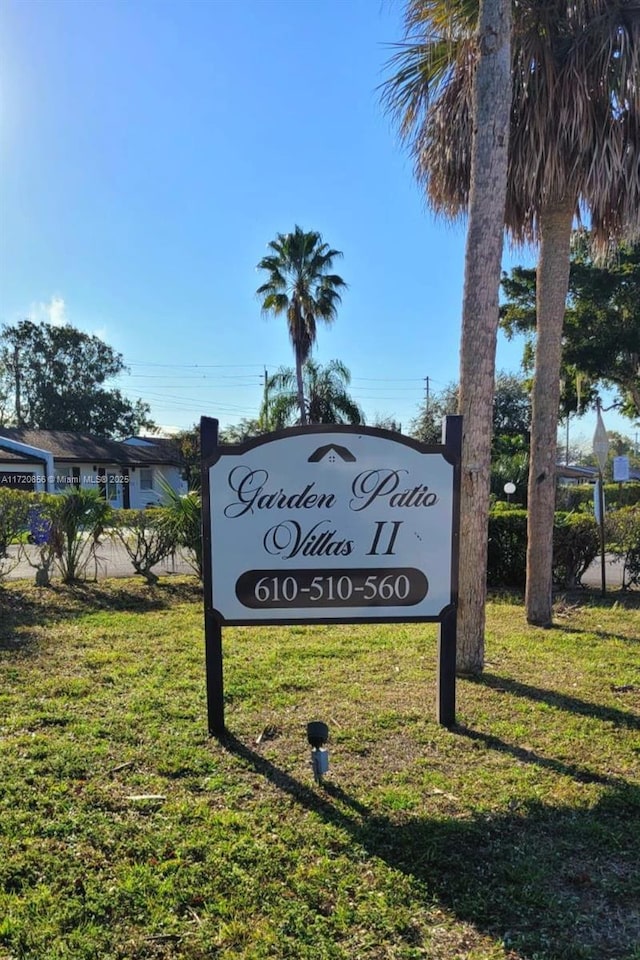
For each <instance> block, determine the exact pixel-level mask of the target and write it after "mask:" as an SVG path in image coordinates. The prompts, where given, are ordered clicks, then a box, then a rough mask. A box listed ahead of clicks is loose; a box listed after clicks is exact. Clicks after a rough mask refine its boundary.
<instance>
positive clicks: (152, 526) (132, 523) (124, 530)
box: [111, 508, 176, 584]
mask: <svg viewBox="0 0 640 960" xmlns="http://www.w3.org/2000/svg"><path fill="white" fill-rule="evenodd" d="M163 514H164V511H163V509H162V508H161V509H155V510H119V511H118V513H117V514H114V517H113V520H112V526H111V533H112V536H113V537H114V539H116V540H118V541H119V542H120V543H121V544H122V545H123V547H124V548H125V550H126V551H127V554H128V555H129V559H130V560H131V563H132V565H133V569H134V570H135V571H136V573H138V574H140V576H141V577H144V578H145V580H146V581H147V583H150V584H151V583H157V582H158V577H157V576H156V574H155V573H153V571H152V568H153V567H155V565H156V564H158V563H160V562H161V561H162V560H164V559H165V558H166V557H168V556H169V555H170V554H171V553H174V552H175V549H176V542H175V539H174V536H173V532H172V531H171V529H169V527H168V524H167V523H166V522H165V518H164V515H163Z"/></svg>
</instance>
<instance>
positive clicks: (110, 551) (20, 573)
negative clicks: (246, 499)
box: [7, 540, 193, 580]
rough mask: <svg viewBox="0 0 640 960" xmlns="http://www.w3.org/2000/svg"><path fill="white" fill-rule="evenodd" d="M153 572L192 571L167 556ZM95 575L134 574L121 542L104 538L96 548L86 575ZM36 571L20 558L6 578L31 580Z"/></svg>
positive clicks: (14, 551)
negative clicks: (94, 558)
mask: <svg viewBox="0 0 640 960" xmlns="http://www.w3.org/2000/svg"><path fill="white" fill-rule="evenodd" d="M25 550H26V552H27V556H30V557H32V558H33V557H35V556H36V555H37V547H31V546H27V547H25ZM18 552H19V548H18V547H9V554H10V555H12V556H14V557H17V556H18ZM153 569H154V573H157V574H160V575H162V574H163V573H193V570H192V568H191V567H190V566H189V564H188V563H187V562H186V560H184V559H183V558H182V557H180V556H178V557H168V558H167V559H166V560H165V561H163V562H162V563H159V564H158V565H157V566H156V567H154V568H153ZM94 574H95V575H97V577H98V578H102V577H133V576H135V575H136V572H135V570H134V569H133V567H132V566H131V561H130V559H129V557H128V555H127V551H126V550H125V549H124V547H123V546H122V544H121V543H117V542H114V541H113V540H105V541H104V542H103V543H101V544H100V547H99V549H98V553H97V557H96V561H95V562H94V561H93V560H91V561H90V563H89V566H88V568H87V575H88V576H89V577H93V576H94ZM35 575H36V572H35V570H34V568H33V567H32V566H30V565H29V562H28V560H25V559H21V560H20V562H19V563H18V564H17V566H16V567H14V568H13V569H12V570H11V572H10V573H9V575H8V577H7V579H9V580H33V579H35Z"/></svg>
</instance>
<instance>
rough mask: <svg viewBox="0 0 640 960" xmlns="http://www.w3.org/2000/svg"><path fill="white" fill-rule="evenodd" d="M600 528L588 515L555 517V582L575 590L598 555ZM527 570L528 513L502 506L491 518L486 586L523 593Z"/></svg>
mask: <svg viewBox="0 0 640 960" xmlns="http://www.w3.org/2000/svg"><path fill="white" fill-rule="evenodd" d="M598 547H599V539H598V527H597V525H596V522H595V520H594V519H593V516H589V515H587V514H584V513H582V514H580V513H579V514H567V513H562V512H559V513H556V516H555V524H554V528H553V579H554V583H555V584H556V585H557V586H558V587H561V588H565V589H566V588H570V587H574V586H576V585H577V584H579V583H580V579H581V577H582V575H583V574H584V572H585V571H586V570H587V568H588V567H589V566H590V565H591V564H592V563H593V561H594V560H595V558H596V557H597V555H598ZM526 570H527V511H526V510H521V509H513V508H512V509H507V508H505V506H504V504H500V505H498V506H497V507H496V509H494V510H492V511H491V515H490V517H489V548H488V564H487V584H488V586H490V587H517V588H519V589H522V590H524V586H525V580H526Z"/></svg>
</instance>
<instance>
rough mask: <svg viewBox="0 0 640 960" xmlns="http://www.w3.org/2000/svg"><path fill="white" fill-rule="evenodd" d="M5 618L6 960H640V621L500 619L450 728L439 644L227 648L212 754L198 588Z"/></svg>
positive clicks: (563, 614) (391, 635)
mask: <svg viewBox="0 0 640 960" xmlns="http://www.w3.org/2000/svg"><path fill="white" fill-rule="evenodd" d="M0 620H1V626H0V764H1V765H0V771H1V779H0V958H2V960H8V958H10V960H17V958H25V960H26V958H29V960H89V958H108V960H110V958H114V960H115V958H117V960H133V958H136V960H155V958H162V960H170V958H178V957H182V958H185V960H205V958H225V960H226V958H232V957H234V958H235V957H245V958H256V960H259V958H266V957H275V958H285V957H286V958H308V960H323V958H336V960H337V958H344V960H360V958H362V960H366V958H376V960H378V958H380V960H383V958H384V960H386V958H398V960H399V958H403V960H410V958H429V960H462V958H465V960H561V958H562V960H639V958H640V665H639V661H640V605H638V603H637V598H636V602H635V604H634V603H633V601H632V600H628V601H626V604H625V605H623V603H622V601H620V602H618V603H615V602H614V601H613V600H608V601H606V602H605V601H603V602H600V601H598V600H595V599H594V600H592V601H590V602H589V600H588V598H585V599H583V600H581V601H580V602H577V601H576V602H575V603H566V602H565V603H564V605H563V606H562V607H561V608H560V609H558V611H557V626H556V627H555V628H554V629H552V630H540V629H535V628H532V627H527V626H526V624H525V622H524V615H523V609H522V605H521V603H520V602H515V601H510V600H504V601H495V602H492V603H491V604H490V606H489V609H488V627H487V666H486V671H485V674H484V675H483V677H482V678H481V679H478V680H460V681H459V683H458V721H459V723H458V726H457V727H456V728H455V729H454V730H452V731H447V730H445V729H443V728H440V727H438V725H437V724H436V722H435V719H434V718H435V667H436V649H435V647H436V644H435V637H436V628H435V627H433V626H432V625H416V624H412V625H380V626H371V625H367V626H363V625H351V626H339V627H326V626H318V627H289V628H286V629H282V628H276V627H270V628H260V629H253V628H241V629H240V628H229V629H227V630H225V632H224V650H225V689H226V696H227V705H226V719H227V724H228V727H229V731H230V732H229V735H228V736H227V737H226V738H225V740H224V741H222V742H218V741H217V740H211V739H209V738H208V737H207V734H206V703H205V677H204V663H203V618H202V608H201V596H200V593H199V591H198V589H197V588H196V587H195V586H194V585H193V583H192V582H191V581H190V580H189V579H188V578H184V579H177V578H176V579H171V580H168V581H164V582H163V583H162V584H161V585H160V586H159V587H157V588H148V587H145V586H143V585H141V584H140V583H138V582H136V581H133V580H128V581H119V582H116V581H112V582H102V583H99V584H91V585H87V586H86V587H81V588H75V589H72V588H63V587H55V588H54V589H51V590H43V591H37V590H36V589H35V588H33V587H30V586H28V585H26V584H21V583H17V584H11V585H8V586H6V587H5V588H4V589H2V590H0ZM315 718H320V719H323V720H325V721H326V722H327V723H328V724H329V727H330V730H331V741H330V752H331V769H330V772H329V775H328V777H327V779H326V782H325V784H324V786H323V787H319V786H316V785H315V784H314V781H313V777H312V773H311V768H310V764H309V750H308V747H307V744H306V738H305V727H306V723H307V721H308V720H311V719H315ZM263 731H266V734H267V735H265V736H263V737H261V736H260V735H261V733H263Z"/></svg>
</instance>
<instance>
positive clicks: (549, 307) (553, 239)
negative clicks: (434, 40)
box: [526, 202, 575, 626]
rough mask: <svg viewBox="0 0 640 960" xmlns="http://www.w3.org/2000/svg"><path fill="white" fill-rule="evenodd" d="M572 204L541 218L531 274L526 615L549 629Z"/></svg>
mask: <svg viewBox="0 0 640 960" xmlns="http://www.w3.org/2000/svg"><path fill="white" fill-rule="evenodd" d="M574 211H575V203H568V202H567V203H565V204H563V205H558V206H555V207H549V208H546V209H544V210H543V211H542V213H541V215H540V256H539V260H538V269H537V275H536V357H535V380H534V387H533V404H532V420H531V457H530V463H529V488H528V511H529V516H528V522H527V590H526V610H527V620H528V621H529V623H535V624H538V625H540V626H548V625H549V624H550V623H551V619H552V602H553V582H552V568H553V517H554V511H555V501H556V452H557V450H556V448H557V438H558V407H559V403H560V364H561V359H562V326H563V323H564V314H565V306H566V300H567V291H568V289H569V257H570V243H571V226H572V224H573V214H574Z"/></svg>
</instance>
